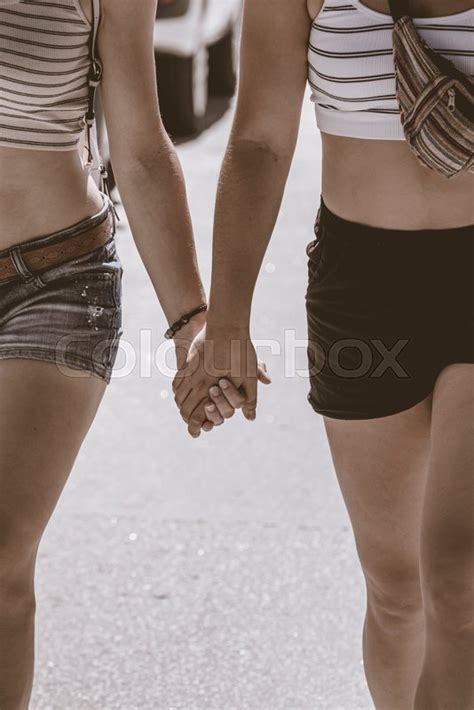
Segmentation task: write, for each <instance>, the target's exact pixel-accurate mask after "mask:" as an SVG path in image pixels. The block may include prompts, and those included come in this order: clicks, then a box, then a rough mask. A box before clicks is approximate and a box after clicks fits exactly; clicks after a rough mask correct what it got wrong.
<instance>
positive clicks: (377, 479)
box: [325, 397, 431, 590]
mask: <svg viewBox="0 0 474 710" xmlns="http://www.w3.org/2000/svg"><path fill="white" fill-rule="evenodd" d="M430 414H431V397H428V398H427V399H425V400H424V401H423V402H421V403H419V404H417V405H415V406H414V407H412V408H410V409H408V410H406V411H404V412H401V413H400V414H395V415H392V416H388V417H383V418H378V419H370V420H362V421H359V420H357V421H343V420H337V419H330V418H328V417H326V418H325V426H326V431H327V435H328V439H329V444H330V447H331V452H332V457H333V461H334V466H335V469H336V473H337V477H338V481H339V484H340V487H341V491H342V495H343V497H344V500H345V503H346V506H347V510H348V513H349V517H350V519H351V522H352V527H353V531H354V536H355V542H356V545H357V550H358V554H359V557H360V561H361V563H362V567H363V570H364V574H365V576H366V580H367V582H368V583H369V584H372V585H373V587H374V588H375V589H377V588H380V589H381V590H383V589H386V588H388V589H390V588H391V587H392V586H393V585H398V586H399V585H400V584H402V585H403V584H404V583H407V584H408V585H411V586H413V584H414V583H416V582H417V578H418V566H419V532H420V525H421V511H422V504H423V497H424V487H425V484H426V472H427V466H428V458H429V448H430Z"/></svg>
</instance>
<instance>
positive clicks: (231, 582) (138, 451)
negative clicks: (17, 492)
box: [32, 101, 372, 710]
mask: <svg viewBox="0 0 474 710" xmlns="http://www.w3.org/2000/svg"><path fill="white" fill-rule="evenodd" d="M230 120H231V116H230V112H229V113H227V114H226V115H225V116H224V117H223V118H222V119H221V120H220V121H219V122H218V123H217V124H215V125H214V126H213V127H212V128H210V129H209V130H208V131H206V132H205V133H204V134H203V135H202V136H200V137H199V138H198V139H197V140H195V141H192V142H189V143H186V144H183V145H181V146H180V147H179V153H180V157H181V160H182V163H183V167H184V171H185V174H186V179H187V183H188V190H189V196H190V203H191V209H192V213H193V218H194V224H195V229H196V238H197V242H198V251H199V256H200V259H201V264H202V267H203V273H204V276H205V278H206V279H208V276H209V265H210V239H211V225H212V208H213V201H214V193H215V187H216V181H217V175H218V171H219V165H220V160H221V159H222V155H223V152H224V148H225V143H226V138H227V135H228V132H229V128H230ZM319 172H320V144H319V135H318V132H317V130H316V126H315V123H314V118H313V113H312V105H311V104H310V103H309V101H308V102H307V104H306V106H305V110H304V115H303V121H302V131H301V139H300V142H299V145H298V150H297V155H296V158H295V161H294V164H293V168H292V173H291V176H290V180H289V183H288V189H287V193H286V197H285V201H284V204H283V208H282V213H281V217H280V219H279V222H278V226H277V229H276V233H275V236H274V238H273V241H272V245H271V247H270V249H269V251H268V253H267V255H266V258H265V263H264V268H263V271H262V275H261V279H260V283H259V286H258V289H257V295H256V299H255V315H254V320H253V328H252V330H253V335H254V337H255V338H256V339H257V340H259V339H270V340H271V341H272V342H274V343H276V344H278V343H279V344H280V346H281V344H282V343H283V342H284V339H285V331H286V338H287V339H290V340H291V338H296V339H297V340H298V339H301V340H302V341H304V338H305V336H306V329H305V311H304V291H305V286H306V254H305V246H306V244H307V242H308V241H310V240H311V239H312V225H313V222H314V217H315V213H316V209H317V202H318V196H319V188H320V182H319ZM120 214H121V215H122V217H123V219H124V215H123V210H120ZM118 249H119V253H120V256H121V259H122V262H123V263H124V267H125V274H124V298H125V333H124V339H123V348H124V351H125V352H126V353H127V359H125V357H124V352H122V353H121V354H120V356H119V359H118V362H117V377H115V378H114V379H113V381H112V383H111V385H110V387H109V389H108V391H107V394H106V397H105V399H104V402H103V405H102V408H101V410H100V413H99V415H98V417H97V419H96V422H95V424H94V427H93V429H92V430H91V432H90V434H89V436H88V438H87V440H86V443H85V445H84V447H83V450H82V452H81V454H80V456H79V458H78V460H77V462H76V466H75V469H74V472H73V475H72V477H71V479H70V481H69V484H68V486H67V488H66V491H65V493H64V495H63V498H62V499H61V502H60V505H59V507H58V510H57V512H56V514H55V516H54V519H53V521H52V523H51V524H50V527H49V529H48V532H47V535H46V538H45V541H44V544H43V546H42V548H41V554H40V558H39V572H38V602H39V607H38V653H37V678H36V687H35V693H34V698H33V702H32V709H33V710H135V709H136V710H370V708H372V705H371V702H370V700H369V697H368V693H367V691H366V689H365V682H364V680H363V672H362V665H361V650H360V646H361V642H360V635H361V624H362V615H363V607H364V591H363V583H362V576H361V573H360V571H359V569H358V565H357V562H356V555H355V549H354V544H353V540H352V535H351V532H350V527H349V522H348V518H347V514H346V512H345V509H344V506H343V504H342V499H341V495H340V493H339V490H338V487H337V484H336V481H335V475H334V472H333V469H332V465H331V461H330V455H329V451H328V447H327V444H326V441H325V438H324V432H323V426H322V420H321V419H320V418H319V417H318V416H316V415H315V414H314V413H313V412H312V410H311V408H310V406H309V405H308V403H307V401H306V393H307V389H308V383H307V380H306V378H303V377H298V376H288V371H289V370H291V362H289V361H288V358H284V357H283V356H282V355H278V354H275V355H273V356H271V355H270V354H269V352H268V349H267V350H266V351H265V350H262V355H264V357H265V359H266V360H267V363H268V366H269V370H270V372H271V375H272V377H273V380H274V382H273V384H272V385H271V387H268V388H265V389H263V388H262V389H261V396H260V404H259V411H258V417H257V421H256V422H254V423H252V424H250V423H248V422H245V421H244V420H242V418H241V417H240V416H239V417H238V418H234V420H232V421H231V422H229V423H227V424H226V425H225V426H224V427H222V428H220V429H219V430H217V431H215V432H213V433H212V434H210V435H205V436H202V437H201V438H200V439H199V440H197V441H193V440H192V439H190V438H189V437H188V435H187V433H186V430H185V427H184V425H183V423H182V421H181V419H180V418H179V416H178V414H177V412H176V411H175V407H174V403H173V399H172V396H171V379H170V378H169V377H166V376H164V375H163V374H160V373H159V372H158V371H157V368H156V367H155V366H154V365H153V359H154V358H155V357H156V356H157V353H158V356H161V355H162V350H161V349H160V344H161V343H162V333H163V331H164V329H165V321H164V318H163V315H162V314H161V311H160V309H159V307H158V305H157V303H156V299H155V297H154V293H153V291H152V289H151V286H150V284H149V283H148V280H147V277H146V274H145V270H144V268H143V266H142V264H141V262H140V260H139V258H138V255H137V251H136V249H135V247H134V245H133V241H132V239H131V237H130V234H129V232H128V231H127V228H126V224H125V220H124V221H123V222H122V224H121V226H120V230H119V232H118ZM139 346H140V347H139ZM134 353H135V355H134ZM135 356H136V357H137V359H136V361H135V360H134V358H135ZM134 362H135V365H134ZM285 362H286V368H287V376H285ZM304 364H305V351H304V347H303V344H301V347H300V348H299V349H298V350H297V357H296V366H297V367H304ZM127 373H128V374H127Z"/></svg>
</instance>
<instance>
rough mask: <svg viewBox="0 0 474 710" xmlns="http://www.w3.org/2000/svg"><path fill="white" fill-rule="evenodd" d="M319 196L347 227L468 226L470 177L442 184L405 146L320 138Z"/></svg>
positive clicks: (471, 220)
mask: <svg viewBox="0 0 474 710" xmlns="http://www.w3.org/2000/svg"><path fill="white" fill-rule="evenodd" d="M322 145H323V172H322V194H323V198H324V201H325V203H326V205H327V207H328V208H329V209H330V210H331V211H332V212H334V213H335V214H337V215H339V216H340V217H343V218H344V219H347V220H350V221H352V222H359V223H361V224H369V225H372V226H375V227H383V228H386V229H408V230H415V229H448V228H453V227H463V226H466V225H469V224H474V175H473V174H471V173H467V172H463V173H460V174H459V175H457V176H455V177H452V178H446V177H444V176H443V175H439V174H438V173H436V172H434V171H433V170H430V169H429V168H426V167H425V166H424V165H422V164H421V163H419V162H418V159H417V158H416V156H415V155H414V154H413V153H412V151H411V149H410V148H409V146H408V144H407V143H406V142H405V141H382V140H361V139H355V138H344V137H341V136H333V135H328V134H324V133H323V134H322Z"/></svg>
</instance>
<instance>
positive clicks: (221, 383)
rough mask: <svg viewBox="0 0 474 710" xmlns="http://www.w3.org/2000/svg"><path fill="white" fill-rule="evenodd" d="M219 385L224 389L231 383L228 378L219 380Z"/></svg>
mask: <svg viewBox="0 0 474 710" xmlns="http://www.w3.org/2000/svg"><path fill="white" fill-rule="evenodd" d="M219 385H220V386H221V387H222V389H223V390H226V389H227V388H228V386H229V383H228V382H227V380H219Z"/></svg>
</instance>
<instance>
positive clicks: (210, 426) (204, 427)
mask: <svg viewBox="0 0 474 710" xmlns="http://www.w3.org/2000/svg"><path fill="white" fill-rule="evenodd" d="M213 429H214V424H213V423H212V422H210V421H205V422H204V424H203V425H202V430H203V431H206V432H208V431H212V430H213Z"/></svg>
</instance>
